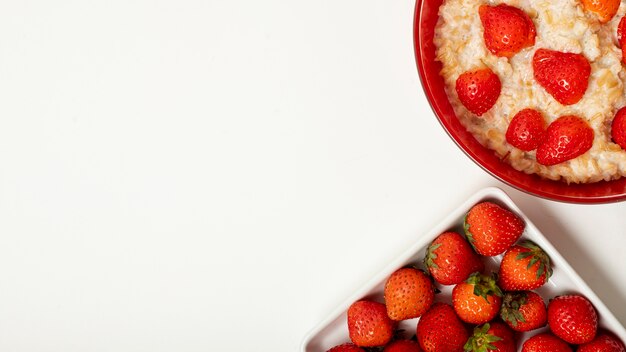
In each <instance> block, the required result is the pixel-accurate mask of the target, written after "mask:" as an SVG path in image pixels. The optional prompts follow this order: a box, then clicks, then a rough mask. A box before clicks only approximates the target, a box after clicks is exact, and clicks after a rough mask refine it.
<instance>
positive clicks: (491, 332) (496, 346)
mask: <svg viewBox="0 0 626 352" xmlns="http://www.w3.org/2000/svg"><path fill="white" fill-rule="evenodd" d="M464 349H465V352H486V351H492V352H516V351H517V348H516V345H515V335H514V333H513V331H512V330H511V329H509V328H508V327H507V326H506V325H505V324H503V323H500V322H492V323H490V324H484V325H482V326H477V327H476V328H474V333H473V334H472V336H470V338H469V339H468V340H467V342H466V343H465V346H464Z"/></svg>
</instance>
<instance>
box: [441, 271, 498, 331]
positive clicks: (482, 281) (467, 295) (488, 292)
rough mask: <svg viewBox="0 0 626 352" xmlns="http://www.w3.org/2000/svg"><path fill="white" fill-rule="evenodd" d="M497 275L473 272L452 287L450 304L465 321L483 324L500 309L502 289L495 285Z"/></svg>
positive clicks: (491, 318)
mask: <svg viewBox="0 0 626 352" xmlns="http://www.w3.org/2000/svg"><path fill="white" fill-rule="evenodd" d="M496 280H497V277H496V275H495V274H493V275H484V274H481V273H474V274H472V275H470V277H469V278H468V279H467V280H465V282H462V283H460V284H458V285H456V286H455V287H454V289H453V290H452V304H453V306H454V311H455V312H456V314H457V315H458V316H459V318H461V320H463V321H464V322H466V323H471V324H484V323H486V322H489V321H491V320H493V318H495V317H496V315H498V312H499V311H500V304H501V303H502V291H501V290H500V288H499V287H498V286H497V285H496Z"/></svg>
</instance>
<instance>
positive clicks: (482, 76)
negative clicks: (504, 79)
mask: <svg viewBox="0 0 626 352" xmlns="http://www.w3.org/2000/svg"><path fill="white" fill-rule="evenodd" d="M501 89H502V84H501V83H500V78H498V75H496V74H495V73H493V71H491V70H490V69H488V68H484V69H478V70H475V71H468V72H465V73H463V74H461V75H460V76H459V78H457V79H456V93H457V94H458V96H459V100H461V103H462V104H463V106H465V108H467V110H469V111H471V112H473V113H474V114H476V115H478V116H480V115H482V114H484V113H486V112H487V111H488V110H489V109H491V107H492V106H493V104H495V103H496V101H497V100H498V97H499V96H500V90H501Z"/></svg>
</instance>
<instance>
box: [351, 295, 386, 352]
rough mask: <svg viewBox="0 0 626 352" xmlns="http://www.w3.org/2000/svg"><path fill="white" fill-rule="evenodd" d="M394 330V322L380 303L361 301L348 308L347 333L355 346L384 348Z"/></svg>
mask: <svg viewBox="0 0 626 352" xmlns="http://www.w3.org/2000/svg"><path fill="white" fill-rule="evenodd" d="M394 328H395V322H394V321H393V320H391V319H389V317H388V316H387V308H386V307H385V305H384V304H382V303H378V302H373V301H367V300H361V301H357V302H354V303H352V305H351V306H350V308H348V332H349V333H350V339H351V340H352V342H353V343H354V344H355V345H357V346H361V347H370V346H384V345H386V344H387V343H388V342H389V340H391V338H392V337H393V330H394Z"/></svg>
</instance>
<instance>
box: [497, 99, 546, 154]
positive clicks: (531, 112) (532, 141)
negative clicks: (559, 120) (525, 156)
mask: <svg viewBox="0 0 626 352" xmlns="http://www.w3.org/2000/svg"><path fill="white" fill-rule="evenodd" d="M545 135H546V121H545V119H544V118H543V115H542V114H541V113H540V112H539V111H537V110H535V109H524V110H522V111H520V112H518V113H517V114H515V116H513V119H512V120H511V123H510V124H509V128H508V129H507V130H506V141H507V142H508V143H509V144H510V145H512V146H514V147H515V148H518V149H521V150H524V151H531V150H535V149H537V147H539V145H540V144H541V143H542V142H543V140H544V139H545Z"/></svg>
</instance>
